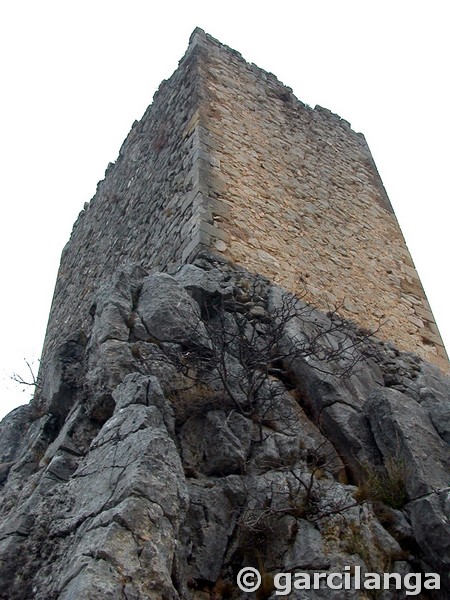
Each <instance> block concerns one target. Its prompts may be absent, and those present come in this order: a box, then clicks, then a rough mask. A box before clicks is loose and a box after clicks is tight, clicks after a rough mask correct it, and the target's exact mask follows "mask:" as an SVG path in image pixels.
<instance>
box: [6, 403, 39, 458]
mask: <svg viewBox="0 0 450 600" xmlns="http://www.w3.org/2000/svg"><path fill="white" fill-rule="evenodd" d="M32 420H33V408H32V407H31V406H30V405H24V406H19V407H18V408H15V409H14V410H13V411H11V412H10V413H9V414H8V415H6V417H5V418H4V419H3V420H2V421H1V423H0V462H1V463H8V462H11V461H14V459H15V458H16V456H17V454H18V452H19V451H20V450H21V443H22V440H23V438H24V437H25V435H26V433H27V431H28V429H29V427H30V425H31V422H32Z"/></svg>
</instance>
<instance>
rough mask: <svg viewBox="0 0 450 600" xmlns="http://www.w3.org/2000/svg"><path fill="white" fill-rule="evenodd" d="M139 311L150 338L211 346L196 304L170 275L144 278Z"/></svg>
mask: <svg viewBox="0 0 450 600" xmlns="http://www.w3.org/2000/svg"><path fill="white" fill-rule="evenodd" d="M137 311H138V313H139V315H140V317H141V319H142V322H143V323H144V326H145V328H146V330H147V331H148V333H149V335H150V336H152V337H153V338H155V339H157V340H159V341H161V342H176V343H179V344H186V345H190V344H192V345H197V346H200V347H208V346H209V345H210V341H209V338H208V335H207V333H206V330H205V326H204V325H203V323H202V321H201V318H200V310H199V307H198V305H197V303H196V302H194V300H192V298H191V297H190V295H189V294H188V293H187V291H186V290H185V289H184V288H183V287H182V286H181V285H180V284H179V283H178V282H177V281H176V280H175V279H174V278H173V277H171V276H170V275H166V274H164V273H156V274H154V275H149V276H148V277H146V278H145V279H144V282H143V287H142V291H141V294H140V297H139V302H138V307H137Z"/></svg>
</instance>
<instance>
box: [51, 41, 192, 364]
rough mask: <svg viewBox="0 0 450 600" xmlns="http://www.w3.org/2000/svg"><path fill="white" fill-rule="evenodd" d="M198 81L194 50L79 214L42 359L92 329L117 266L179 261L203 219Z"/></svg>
mask: <svg viewBox="0 0 450 600" xmlns="http://www.w3.org/2000/svg"><path fill="white" fill-rule="evenodd" d="M191 50H192V51H191ZM198 88H199V86H198V65H197V54H196V52H195V49H189V50H188V52H187V53H186V56H185V57H184V58H183V59H182V61H181V62H180V66H179V68H178V69H177V71H175V73H174V74H173V76H172V77H171V78H170V79H169V80H168V81H164V82H163V83H162V84H161V86H160V88H159V90H158V92H157V93H156V94H155V97H154V99H153V103H152V105H151V106H150V107H149V108H148V109H147V111H146V112H145V114H144V116H143V117H142V119H141V120H140V121H139V122H135V123H134V125H133V127H132V129H131V131H130V133H129V135H128V136H127V139H126V140H125V142H124V143H123V145H122V148H121V149H120V153H119V156H118V159H117V161H116V162H115V163H114V164H110V165H109V166H108V168H107V170H106V173H105V178H104V180H103V181H101V182H100V183H99V184H98V186H97V192H96V194H95V196H94V198H93V199H92V201H91V202H90V203H89V204H87V205H85V210H84V211H82V212H81V213H80V215H79V217H78V219H77V221H76V223H75V225H74V228H73V231H72V234H71V238H70V240H69V242H68V244H67V245H66V247H65V249H64V251H63V254H62V257H61V264H60V269H59V273H58V278H57V282H56V287H55V293H54V297H53V304H52V309H51V313H50V317H49V324H48V329H47V336H46V341H45V345H44V359H45V356H46V354H47V352H48V351H49V350H51V348H53V347H54V346H55V345H58V344H59V343H61V342H62V341H63V340H64V339H65V338H66V337H67V336H68V335H70V334H71V333H72V332H73V331H76V330H79V329H84V330H86V331H88V330H89V327H90V316H89V311H90V307H91V305H92V302H93V298H94V296H95V293H96V291H97V290H98V288H99V287H100V286H101V285H102V284H103V283H104V282H105V281H107V280H108V279H109V278H110V277H111V275H112V274H113V273H114V272H115V270H116V269H117V268H118V267H119V266H120V265H122V264H124V263H127V262H133V263H137V264H140V265H141V266H143V267H145V268H147V269H152V268H155V269H159V270H162V271H164V270H170V269H171V268H173V267H174V266H176V265H179V264H181V257H182V253H183V250H184V247H185V246H186V245H187V243H188V241H189V240H190V238H191V236H192V229H193V228H195V226H196V224H197V222H198V214H197V212H196V210H195V202H194V199H193V195H192V189H193V169H194V164H195V148H196V143H195V130H193V129H192V128H191V127H190V126H189V123H190V120H191V117H192V114H193V113H195V111H196V110H197V106H198V104H199V102H200V99H199V91H198Z"/></svg>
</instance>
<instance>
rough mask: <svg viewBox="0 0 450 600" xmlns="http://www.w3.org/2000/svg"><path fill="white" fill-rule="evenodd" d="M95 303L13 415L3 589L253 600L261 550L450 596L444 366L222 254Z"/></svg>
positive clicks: (67, 595) (279, 565)
mask: <svg viewBox="0 0 450 600" xmlns="http://www.w3.org/2000/svg"><path fill="white" fill-rule="evenodd" d="M89 313H90V319H91V320H90V324H89V326H86V323H87V320H86V319H84V325H83V329H82V330H74V331H73V332H72V333H71V334H70V336H68V337H67V339H66V340H65V341H64V342H63V343H62V344H60V346H59V347H57V348H55V349H54V350H53V352H52V353H51V355H50V356H49V357H48V358H47V364H45V365H44V368H45V379H44V381H43V385H42V388H40V389H38V390H37V393H36V396H35V398H34V400H33V401H32V403H31V404H30V406H27V407H20V408H18V409H16V410H15V411H13V412H12V413H11V414H9V415H8V416H7V417H5V419H4V420H3V421H2V423H1V424H0V454H1V460H2V463H1V465H0V486H1V488H0V493H1V505H0V519H1V520H0V523H1V527H0V581H1V589H0V598H4V599H8V600H18V599H20V600H27V599H31V598H33V599H37V600H44V599H45V600H56V599H61V600H75V599H76V600H79V599H80V598H89V599H90V600H96V599H98V600H100V599H102V600H103V599H107V598H111V599H113V598H114V599H123V600H131V599H133V600H138V599H140V600H144V599H148V598H154V599H157V598H158V599H159V598H165V599H166V598H173V599H176V598H183V599H189V598H195V599H199V600H206V599H207V598H225V597H229V598H244V597H246V594H244V593H242V592H240V590H239V589H238V588H237V586H236V575H237V572H238V571H239V569H240V568H242V567H243V566H256V567H259V568H260V569H261V570H263V572H264V574H265V576H266V577H265V581H266V583H267V581H269V582H270V581H271V578H272V577H273V575H274V574H275V573H276V572H279V571H292V572H294V571H305V572H312V571H317V570H320V571H327V572H331V571H333V570H334V571H342V569H343V566H344V565H348V566H350V567H352V568H354V567H356V566H360V567H361V568H362V570H363V571H371V572H380V573H383V572H398V573H402V574H407V573H426V572H436V573H439V574H440V575H441V588H442V589H441V590H440V591H438V590H436V591H433V592H429V594H431V595H429V596H427V597H432V598H433V597H434V598H446V597H448V572H449V569H450V525H449V517H450V513H449V506H450V505H449V500H448V490H449V488H448V486H449V481H448V474H449V472H450V471H449V466H450V456H449V420H448V415H449V410H448V409H449V397H450V382H449V380H448V378H447V377H445V376H444V375H442V373H441V372H440V371H439V369H438V368H437V367H435V366H432V365H430V364H428V363H426V362H424V361H423V360H422V359H420V358H419V357H417V356H415V355H413V354H408V353H402V352H400V351H398V350H397V349H396V348H395V347H394V346H393V345H392V344H390V343H385V342H381V341H379V340H378V339H377V338H376V337H375V336H374V335H371V334H370V332H363V331H361V330H360V329H358V328H357V327H356V326H355V325H353V324H352V323H350V322H347V321H344V320H342V319H341V318H339V317H338V316H337V315H336V314H334V313H330V314H325V313H321V312H319V311H317V310H316V309H314V308H312V307H311V306H309V305H308V304H307V303H305V302H304V301H303V300H302V299H299V298H296V297H295V296H292V295H291V294H289V293H287V292H285V291H284V290H282V289H281V288H279V287H277V286H275V285H273V284H271V283H270V282H269V281H268V280H266V279H264V278H263V277H260V276H254V275H250V274H249V273H248V272H246V271H245V270H243V269H241V268H237V267H236V266H233V265H231V264H230V263H228V262H226V261H225V260H219V259H217V258H214V257H213V256H211V255H209V254H207V253H204V254H203V255H200V256H199V257H198V258H197V259H196V261H195V262H194V263H193V264H189V265H185V266H182V267H181V268H179V269H178V271H176V272H174V273H172V274H167V273H164V274H161V273H150V274H149V273H147V272H146V271H145V270H144V269H143V268H142V267H138V266H133V265H131V264H130V265H128V266H127V267H124V268H123V269H120V270H119V271H118V272H116V273H115V274H114V276H113V277H112V278H111V279H110V281H109V282H108V284H107V285H104V286H103V287H102V288H101V289H100V290H99V291H98V293H97V295H96V298H95V302H94V303H93V304H92V306H91V308H90V311H89ZM272 593H273V586H270V585H267V586H266V587H265V588H264V590H262V591H261V593H260V595H259V596H258V598H264V597H266V598H268V597H270V596H271V594H272ZM404 593H405V592H404V590H403V591H401V590H399V591H396V590H395V589H391V590H386V591H384V592H382V595H381V596H380V597H382V598H384V599H386V600H390V599H395V598H404V597H405V596H404ZM295 594H297V595H295ZM301 594H302V592H300V591H297V592H295V593H294V597H296V598H303V597H306V596H303V595H301ZM273 597H275V596H273ZM307 597H308V598H311V599H313V600H314V599H316V598H317V599H319V598H349V599H350V598H352V599H353V598H355V599H356V598H363V597H367V596H363V595H362V592H358V591H356V590H349V591H333V590H329V589H328V590H327V589H321V590H315V591H314V590H312V591H310V592H308V596H307Z"/></svg>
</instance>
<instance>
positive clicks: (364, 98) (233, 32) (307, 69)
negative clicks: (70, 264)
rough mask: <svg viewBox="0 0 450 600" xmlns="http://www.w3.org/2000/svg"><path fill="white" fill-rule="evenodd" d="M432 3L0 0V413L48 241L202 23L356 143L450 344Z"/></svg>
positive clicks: (25, 354) (32, 310)
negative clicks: (378, 181)
mask: <svg viewBox="0 0 450 600" xmlns="http://www.w3.org/2000/svg"><path fill="white" fill-rule="evenodd" d="M449 6H450V4H449V3H448V1H447V0H443V1H436V0H427V2H425V1H422V2H416V1H414V0H410V1H402V0H389V1H385V0H376V1H375V0H373V1H364V0H358V1H346V0H330V1H321V0H292V1H288V0H278V1H277V2H273V1H270V2H269V1H264V0H260V1H254V0H247V1H246V0H240V1H239V2H238V1H236V0H228V2H214V1H213V0H209V2H202V1H196V0H185V1H183V2H181V1H175V2H171V1H170V0H166V1H150V0H147V1H143V0H126V1H125V0H122V1H120V2H119V1H115V0H108V1H104V0H77V1H74V0H55V1H52V0H40V1H39V2H37V1H36V0H33V1H31V0H29V1H27V0H3V1H1V3H0V55H1V59H0V61H1V63H0V69H1V70H0V82H1V90H2V91H1V94H0V103H1V106H0V127H1V156H0V168H1V190H0V193H1V207H2V216H1V221H0V227H1V229H0V243H1V254H0V265H1V282H2V291H1V294H0V327H1V349H0V416H1V415H2V414H5V413H6V412H7V411H8V410H10V409H11V408H13V407H14V406H16V405H17V404H20V403H24V402H26V401H28V399H29V394H28V393H27V392H25V393H22V392H21V391H20V389H19V388H17V386H15V385H14V384H13V383H12V382H11V381H10V379H9V376H10V375H11V374H12V373H13V372H15V371H16V372H17V371H18V372H19V373H21V374H22V375H24V376H26V365H25V363H24V358H27V359H28V360H30V361H34V362H35V363H36V362H37V359H38V357H39V355H40V351H41V347H42V342H43V337H44V332H45V327H46V323H47V316H48V312H49V308H50V302H51V298H52V293H53V287H54V283H55V278H56V273H57V268H58V264H59V259H60V254H61V251H62V248H63V246H64V244H65V243H66V241H67V240H68V238H69V235H70V232H71V229H72V224H73V222H74V221H75V219H76V217H77V215H78V213H79V212H80V210H81V209H82V208H83V204H84V202H86V201H89V200H90V199H91V197H92V196H93V195H94V192H95V188H96V184H97V182H98V181H99V180H100V179H103V176H104V171H105V168H106V166H107V164H108V163H109V162H110V161H111V162H112V161H114V160H115V159H116V157H117V155H118V151H119V147H120V145H121V143H122V142H123V140H124V139H125V137H126V135H127V133H128V131H129V129H130V127H131V125H132V123H133V121H134V120H135V119H139V118H140V117H141V116H142V114H143V112H144V110H145V109H146V107H147V106H148V104H150V102H151V100H152V96H153V93H154V92H155V90H156V89H157V87H158V85H159V83H160V82H161V80H163V79H167V78H168V77H169V76H170V75H171V74H172V72H173V71H174V70H175V69H176V67H177V63H178V60H179V59H180V58H181V57H182V55H183V54H184V52H185V50H186V47H187V44H188V39H189V35H190V34H191V32H192V30H193V29H194V28H195V27H196V26H199V27H202V28H203V29H205V30H206V31H207V32H208V33H210V34H211V35H213V36H214V37H216V38H218V39H219V40H220V41H222V42H223V43H225V44H227V45H229V46H231V47H232V48H234V49H236V50H238V51H239V52H241V53H242V54H243V56H244V58H246V59H247V60H248V61H250V62H254V63H256V64H257V65H258V66H260V67H262V68H264V69H266V70H267V71H271V72H273V73H274V74H275V75H276V76H277V77H278V78H279V79H280V80H281V81H283V83H285V84H286V85H289V86H290V87H292V88H293V90H294V93H295V94H296V96H297V97H298V98H299V99H300V100H302V101H303V102H306V103H308V104H310V105H312V106H314V105H316V104H320V105H321V106H324V107H326V108H329V109H330V110H332V111H333V112H336V113H337V114H339V115H340V116H341V117H343V118H345V119H347V120H348V121H350V123H351V124H352V127H353V129H355V130H356V131H361V132H362V133H364V135H365V136H366V139H367V141H368V143H369V146H370V148H371V151H372V154H373V156H374V159H375V162H376V164H377V166H378V170H379V172H380V175H381V177H382V179H383V182H384V184H385V187H386V189H387V192H388V195H389V197H390V199H391V202H392V204H393V206H394V209H395V211H396V214H397V218H398V220H399V222H400V226H401V228H402V230H403V233H404V236H405V238H406V241H407V244H408V246H409V249H410V251H411V253H412V256H413V258H414V260H415V263H416V267H417V269H418V271H419V274H420V276H421V279H422V282H423V284H424V287H425V290H426V292H427V295H428V298H429V300H430V303H431V306H432V309H433V311H434V313H435V316H436V320H437V322H438V325H439V327H440V329H441V333H442V336H443V338H444V340H446V344H447V348H450V311H449V310H448V301H447V299H448V297H449V292H450V289H449V287H450V286H449V281H448V279H449V269H448V258H449V247H450V243H449V231H448V229H449V213H450V210H449V200H450V192H449V189H450V186H449V183H448V180H449V175H450V168H449V158H450V156H449V149H448V148H449V142H450V125H449V107H450V92H449V83H448V81H449V78H448V73H449V59H450V35H449V12H450V9H449Z"/></svg>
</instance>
